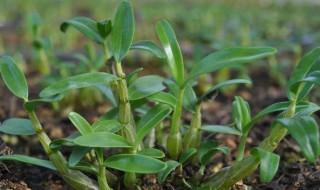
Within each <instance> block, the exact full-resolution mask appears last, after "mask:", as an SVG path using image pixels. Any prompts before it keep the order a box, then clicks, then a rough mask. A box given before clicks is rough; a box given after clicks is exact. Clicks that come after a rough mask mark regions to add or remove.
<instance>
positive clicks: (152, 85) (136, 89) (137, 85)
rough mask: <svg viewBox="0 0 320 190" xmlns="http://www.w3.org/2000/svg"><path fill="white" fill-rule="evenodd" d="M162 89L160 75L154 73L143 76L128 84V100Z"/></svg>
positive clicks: (163, 87) (146, 95)
mask: <svg viewBox="0 0 320 190" xmlns="http://www.w3.org/2000/svg"><path fill="white" fill-rule="evenodd" d="M164 89H165V86H164V85H163V78H162V77H160V76H156V75H149V76H143V77H140V78H138V79H137V80H135V81H134V82H133V83H132V84H131V85H130V86H129V88H128V92H129V100H138V99H142V98H144V97H148V96H150V95H152V94H155V93H157V92H160V91H162V90H164Z"/></svg>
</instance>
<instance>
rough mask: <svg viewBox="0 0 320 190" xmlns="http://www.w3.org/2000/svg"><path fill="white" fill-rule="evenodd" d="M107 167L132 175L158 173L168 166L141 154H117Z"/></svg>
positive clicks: (107, 162)
mask: <svg viewBox="0 0 320 190" xmlns="http://www.w3.org/2000/svg"><path fill="white" fill-rule="evenodd" d="M105 165H106V166H107V167H109V168H113V169H116V170H120V171H124V172H132V173H142V174H148V173H158V172H160V171H162V170H163V169H165V167H166V164H165V163H164V162H162V161H160V160H157V159H154V158H151V157H148V156H143V155H139V154H117V155H114V156H110V157H109V158H108V159H107V160H106V161H105Z"/></svg>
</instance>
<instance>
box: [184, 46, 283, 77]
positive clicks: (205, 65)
mask: <svg viewBox="0 0 320 190" xmlns="http://www.w3.org/2000/svg"><path fill="white" fill-rule="evenodd" d="M276 52H277V51H276V49H274V48H270V47H239V48H228V49H224V50H220V51H217V52H214V53H211V54H209V55H208V56H206V57H205V58H204V59H202V60H201V61H200V62H199V63H197V64H194V66H193V67H192V69H191V72H190V76H189V78H188V80H187V81H190V80H192V79H195V78H197V77H198V76H200V75H202V74H205V73H210V72H213V71H217V70H219V69H222V68H227V67H231V66H236V65H239V64H244V63H250V62H253V61H255V60H258V59H261V58H264V57H267V56H270V55H273V54H275V53H276Z"/></svg>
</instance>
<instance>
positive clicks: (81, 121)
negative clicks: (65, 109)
mask: <svg viewBox="0 0 320 190" xmlns="http://www.w3.org/2000/svg"><path fill="white" fill-rule="evenodd" d="M68 117H69V120H70V121H71V122H72V124H73V125H74V126H75V127H76V128H77V130H78V131H79V132H80V133H81V134H82V135H85V134H89V133H91V132H93V129H92V127H91V125H90V124H89V123H88V121H87V120H86V119H85V118H83V117H82V116H81V115H80V114H78V113H76V112H70V113H69V115H68Z"/></svg>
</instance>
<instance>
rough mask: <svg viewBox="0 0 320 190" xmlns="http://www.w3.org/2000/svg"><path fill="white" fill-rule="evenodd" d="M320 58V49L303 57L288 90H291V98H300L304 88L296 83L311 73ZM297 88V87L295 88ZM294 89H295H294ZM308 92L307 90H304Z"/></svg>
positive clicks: (292, 75)
mask: <svg viewBox="0 0 320 190" xmlns="http://www.w3.org/2000/svg"><path fill="white" fill-rule="evenodd" d="M319 56H320V48H319V47H318V48H315V49H313V50H312V51H310V52H309V53H307V54H306V55H305V56H303V57H302V59H301V60H300V62H299V63H298V65H297V66H296V68H295V69H294V71H293V73H292V74H291V77H290V79H289V82H288V90H289V93H288V94H289V97H291V98H293V97H298V96H300V95H299V93H300V90H302V89H303V88H304V86H303V84H301V85H298V86H296V85H295V84H296V83H299V81H301V80H303V79H304V78H305V77H306V76H307V74H308V73H309V72H310V71H311V69H312V66H313V65H314V64H315V63H316V61H317V60H318V58H319ZM294 86H295V87H294ZM293 87H294V88H293ZM307 88H308V87H307ZM304 91H306V90H304Z"/></svg>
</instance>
